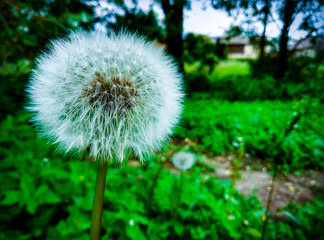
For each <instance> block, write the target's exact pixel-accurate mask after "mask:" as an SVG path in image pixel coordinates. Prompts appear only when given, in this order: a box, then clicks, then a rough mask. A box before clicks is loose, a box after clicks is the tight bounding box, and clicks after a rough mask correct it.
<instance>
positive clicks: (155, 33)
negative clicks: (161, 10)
mask: <svg viewBox="0 0 324 240" xmlns="http://www.w3.org/2000/svg"><path fill="white" fill-rule="evenodd" d="M122 8H123V10H124V13H123V14H116V15H115V21H114V22H108V24H107V25H108V28H116V29H119V28H120V27H125V28H126V29H128V30H130V31H132V32H138V33H140V34H143V35H145V36H146V37H147V38H148V39H149V40H159V41H162V39H163V28H162V27H161V26H160V25H159V23H158V20H157V18H156V15H155V12H154V11H153V10H152V9H150V11H149V12H148V13H145V12H144V11H142V10H141V9H138V8H137V5H135V7H133V8H128V7H126V6H125V5H124V6H123V7H122Z"/></svg>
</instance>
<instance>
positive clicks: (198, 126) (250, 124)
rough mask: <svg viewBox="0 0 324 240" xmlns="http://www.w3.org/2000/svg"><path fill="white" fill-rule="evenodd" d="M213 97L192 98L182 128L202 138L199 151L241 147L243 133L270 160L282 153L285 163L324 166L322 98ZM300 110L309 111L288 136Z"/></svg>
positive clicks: (181, 131)
mask: <svg viewBox="0 0 324 240" xmlns="http://www.w3.org/2000/svg"><path fill="white" fill-rule="evenodd" d="M207 97H208V95H207V96H206V95H194V96H193V97H192V99H190V100H188V101H187V103H186V106H185V111H184V114H183V120H182V123H181V127H179V128H178V129H177V136H178V137H180V138H191V139H194V140H197V141H198V142H199V143H200V144H199V145H198V146H197V150H203V151H204V150H205V151H207V150H208V151H209V153H210V154H220V153H224V152H227V151H231V150H235V146H234V145H233V142H235V141H236V139H237V137H243V139H244V147H245V149H246V151H247V152H249V153H251V154H252V155H256V156H259V157H261V158H263V159H265V158H267V159H269V160H271V159H273V158H274V157H276V156H277V155H278V154H279V155H280V156H281V161H282V162H281V164H283V167H284V168H287V169H291V168H303V167H316V168H321V169H323V168H324V163H323V161H322V160H321V159H323V157H324V152H323V146H322V145H323V141H324V139H323V135H322V133H321V131H322V130H321V129H323V127H324V121H323V118H322V112H323V111H324V106H323V105H321V104H319V103H318V102H316V101H315V102H313V103H311V104H306V103H305V106H300V103H299V102H287V103H284V102H280V101H264V102H260V101H255V102H248V103H246V102H235V103H230V102H227V101H219V100H211V99H208V98H207ZM199 98H201V99H199ZM302 104H304V103H302ZM296 112H303V115H302V119H301V120H300V122H299V123H298V124H297V125H296V126H295V127H296V129H294V130H293V131H292V132H291V134H289V135H288V137H287V138H286V139H282V137H283V133H284V131H285V129H286V128H287V126H288V125H289V123H290V121H291V120H292V119H293V117H294V113H296ZM281 140H283V142H282V144H280V146H279V147H278V143H279V142H280V141H281Z"/></svg>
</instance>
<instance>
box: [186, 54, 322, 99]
mask: <svg viewBox="0 0 324 240" xmlns="http://www.w3.org/2000/svg"><path fill="white" fill-rule="evenodd" d="M299 60H300V61H301V62H304V60H302V59H299ZM296 62H297V63H298V64H300V65H302V64H301V63H299V61H297V60H296ZM297 63H296V64H297ZM291 64H293V62H291ZM185 66H186V69H187V72H188V73H187V74H186V76H185V84H186V85H187V86H188V90H189V92H190V93H193V92H208V93H209V94H210V95H211V96H213V97H214V98H216V99H224V100H229V101H253V100H284V101H287V100H300V99H301V98H305V97H311V98H317V99H320V101H321V102H323V101H324V94H323V93H324V85H323V83H322V81H321V79H322V78H323V70H322V69H321V68H320V67H319V66H318V65H316V64H309V65H307V64H306V65H305V66H303V67H302V66H299V67H296V69H301V70H296V71H295V72H296V73H294V71H293V70H291V71H290V72H288V73H287V76H286V78H285V79H283V80H282V81H278V80H275V79H274V78H272V77H270V76H269V75H264V76H263V77H262V78H257V77H251V76H250V70H249V65H248V64H247V63H244V62H238V61H237V60H236V61H235V60H231V61H226V62H223V63H222V65H219V66H217V67H216V68H215V69H214V71H213V73H212V74H210V75H208V74H206V73H204V72H199V73H197V72H198V69H199V67H200V63H199V62H195V63H193V64H186V65H185ZM292 69H293V68H292ZM252 71H253V70H252ZM294 74H295V75H294ZM301 75H302V77H301ZM306 76H307V77H306ZM194 79H195V80H194ZM193 81H195V82H193Z"/></svg>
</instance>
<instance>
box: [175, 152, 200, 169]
mask: <svg viewBox="0 0 324 240" xmlns="http://www.w3.org/2000/svg"><path fill="white" fill-rule="evenodd" d="M195 160H196V155H195V154H193V153H189V152H178V153H176V154H174V155H173V157H172V158H171V161H172V163H173V165H174V166H175V167H176V168H178V169H179V170H182V171H185V170H188V169H190V168H192V166H193V165H194V163H195Z"/></svg>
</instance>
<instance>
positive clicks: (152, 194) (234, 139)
mask: <svg viewBox="0 0 324 240" xmlns="http://www.w3.org/2000/svg"><path fill="white" fill-rule="evenodd" d="M102 2H103V1H96V0H92V1H85V0H84V1H77V0H52V1H47V0H31V1H22V0H15V1H13V0H4V1H1V2H0V9H1V13H0V23H1V28H0V40H1V42H0V55H1V58H0V61H1V62H0V78H1V81H0V84H1V86H0V109H1V112H0V120H1V123H0V129H1V135H0V143H1V146H0V158H1V159H0V169H1V175H0V179H1V185H0V189H1V191H0V239H17V240H18V239H88V235H89V228H90V214H91V208H92V200H93V186H94V182H95V164H94V163H92V162H91V161H89V159H84V160H82V161H80V160H75V159H73V158H72V157H71V156H63V155H61V154H59V153H57V152H55V146H52V145H49V144H47V142H46V140H44V139H41V138H39V137H37V135H36V133H35V130H34V129H33V126H32V125H31V124H30V123H29V119H30V114H29V113H27V112H26V111H25V110H24V108H23V107H24V106H25V104H26V94H25V90H24V89H25V86H26V83H27V81H28V75H29V74H30V71H31V69H32V68H33V66H34V64H35V58H36V57H37V56H38V55H39V54H40V53H41V51H44V50H45V49H46V47H48V44H49V40H50V39H53V38H56V37H59V36H64V35H65V34H68V33H69V31H71V30H75V29H78V28H85V29H93V28H95V27H96V26H101V27H104V28H107V29H114V28H116V29H118V28H120V27H121V26H122V27H126V28H128V29H130V30H133V31H138V32H139V33H141V34H144V35H146V36H147V38H148V39H149V40H157V42H158V43H159V45H162V46H165V47H166V50H167V51H168V52H169V54H171V55H172V56H173V57H174V58H175V60H176V61H177V62H178V65H179V68H180V70H181V71H182V72H183V73H184V84H185V90H186V92H187V100H186V103H185V109H184V113H183V118H182V121H181V124H180V126H179V127H178V128H177V129H176V132H175V134H174V139H175V140H174V141H173V142H171V143H170V144H168V145H166V146H165V148H164V149H163V151H162V152H160V153H156V154H155V155H152V156H151V157H150V159H148V161H147V162H146V163H144V164H142V165H140V166H132V165H133V164H128V163H127V162H126V163H124V164H122V165H118V164H116V163H111V164H110V166H109V169H108V180H107V189H106V195H105V204H104V213H103V224H102V239H324V200H323V196H322V194H323V185H324V183H323V182H319V183H316V184H314V186H313V189H312V190H313V191H314V193H315V194H317V197H316V198H315V199H313V200H312V201H310V202H308V203H307V204H303V205H299V204H297V203H294V202H292V203H290V204H289V205H287V206H286V207H284V208H279V209H276V210H274V211H270V210H269V209H270V205H271V201H272V195H273V194H274V195H275V194H276V192H275V191H273V186H272V185H271V186H272V188H271V186H270V189H269V192H270V193H271V194H269V197H268V199H269V201H268V204H266V203H263V204H262V202H261V201H260V199H258V197H257V195H256V194H252V195H248V196H246V195H242V194H241V193H239V191H238V190H236V189H235V183H236V181H237V180H238V179H239V178H240V172H242V171H252V170H256V169H258V164H259V162H257V160H256V159H261V165H262V166H265V167H266V169H267V170H268V171H269V173H270V174H272V176H273V179H272V181H276V178H277V177H279V176H282V175H288V174H292V175H295V176H300V175H302V176H304V175H310V176H312V174H315V173H316V174H318V173H323V169H324V161H323V160H324V136H323V133H324V118H323V112H324V95H323V93H324V91H323V90H324V82H323V79H324V78H323V72H324V65H323V49H322V50H318V51H317V52H316V56H315V57H314V58H309V57H305V56H302V57H294V51H296V49H297V46H295V48H292V49H289V48H288V40H289V38H288V33H289V27H290V25H291V22H292V19H293V18H294V17H295V16H296V14H298V13H303V16H304V17H303V21H302V23H301V25H300V28H302V29H304V30H305V31H307V33H308V35H307V37H306V38H314V39H316V37H317V38H318V37H323V36H322V35H321V34H322V33H323V24H322V25H321V24H320V27H318V26H319V25H318V22H322V23H323V16H322V13H323V2H322V1H306V0H305V1H294V0H285V1H276V0H259V1H223V0H218V1H211V3H210V4H209V5H208V6H209V7H213V8H215V9H222V10H224V11H226V12H227V13H228V14H234V12H235V11H238V10H240V11H242V12H243V13H244V14H246V16H247V19H249V21H250V22H252V23H253V24H254V23H256V22H262V24H263V26H264V29H266V26H267V24H268V23H269V21H271V14H272V12H273V11H276V12H277V13H278V16H279V17H280V21H281V22H282V26H283V27H282V32H281V35H280V37H279V39H273V40H272V41H270V40H267V39H266V38H265V30H264V31H263V33H262V35H260V36H256V35H255V33H253V32H252V33H251V32H247V31H245V30H244V29H243V28H242V27H241V26H232V27H231V29H229V30H228V31H227V34H226V37H227V38H228V40H229V39H230V38H233V37H236V36H248V37H249V38H250V41H251V42H253V41H254V42H255V46H256V48H257V49H258V53H259V57H258V59H229V58H227V55H228V47H226V45H222V44H220V42H217V41H216V43H215V42H214V41H212V39H210V38H209V37H207V36H204V35H196V34H187V35H186V36H183V9H184V8H187V9H190V4H191V1H189V0H187V1H186V0H176V1H169V0H156V1H155V2H154V4H158V5H159V6H161V8H162V9H163V12H164V14H165V19H164V22H163V24H160V23H159V21H158V20H157V18H156V14H155V12H154V11H153V10H152V9H151V10H150V11H148V12H145V11H143V10H141V9H140V8H139V7H138V5H137V4H136V3H137V2H136V1H133V3H134V7H129V6H128V5H127V4H125V2H124V1H123V0H116V1H110V0H109V1H107V2H108V3H109V4H113V5H114V9H119V11H115V10H114V11H113V10H111V9H109V8H107V9H104V8H100V9H101V11H100V14H98V8H99V7H100V6H102ZM208 3H209V2H208ZM98 24H99V25H98ZM267 45H269V46H270V45H273V46H277V47H275V48H274V50H273V51H270V52H269V51H265V49H266V48H265V46H267ZM179 151H187V152H193V153H195V155H196V157H197V161H196V163H195V166H194V167H193V168H191V169H190V170H189V171H186V172H183V173H181V174H179V172H177V171H175V169H174V167H172V168H171V170H172V171H170V169H169V170H168V169H165V168H167V167H166V166H169V165H170V159H171V158H172V155H173V154H174V153H176V152H179ZM219 155H221V156H229V155H231V156H234V158H233V159H232V160H231V161H230V162H231V171H232V175H231V177H230V178H226V179H222V178H219V177H214V175H213V174H212V173H213V172H215V169H214V166H211V165H209V164H208V161H206V159H207V160H208V159H212V158H213V157H215V156H219ZM246 156H252V157H250V160H249V162H246V161H248V160H247V159H248V157H246ZM251 159H252V160H251ZM251 161H252V162H251ZM132 162H133V161H129V163H132ZM216 167H217V166H216ZM251 169H252V170H251ZM289 189H290V191H292V188H289ZM289 189H287V190H286V191H289ZM292 192H293V191H292ZM296 194H297V193H296Z"/></svg>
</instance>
